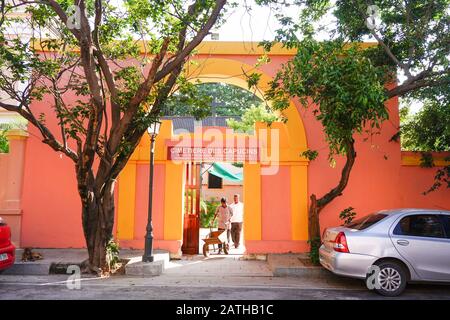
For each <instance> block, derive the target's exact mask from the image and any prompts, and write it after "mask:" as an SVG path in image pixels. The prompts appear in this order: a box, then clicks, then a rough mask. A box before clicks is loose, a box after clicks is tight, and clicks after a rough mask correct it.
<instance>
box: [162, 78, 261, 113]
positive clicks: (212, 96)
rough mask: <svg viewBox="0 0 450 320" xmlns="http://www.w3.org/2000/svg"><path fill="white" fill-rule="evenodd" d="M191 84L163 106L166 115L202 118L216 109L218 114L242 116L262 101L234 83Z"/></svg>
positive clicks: (215, 111)
mask: <svg viewBox="0 0 450 320" xmlns="http://www.w3.org/2000/svg"><path fill="white" fill-rule="evenodd" d="M190 85H191V87H189V90H185V89H184V90H183V89H182V90H179V91H177V92H176V93H175V94H174V95H172V96H171V97H170V98H169V99H168V100H167V101H166V103H165V105H164V108H163V114H164V115H166V116H188V115H194V116H195V117H196V118H197V119H200V118H204V117H206V116H209V115H211V114H212V111H214V113H215V114H216V115H218V116H241V115H242V114H243V113H244V112H245V110H247V109H248V108H249V107H251V106H252V105H255V104H259V103H261V100H260V99H259V98H258V97H257V96H256V95H254V94H253V93H251V92H249V91H247V90H244V89H242V88H239V87H236V86H233V85H229V84H225V83H202V84H192V83H190ZM213 104H214V105H213ZM212 107H214V110H212Z"/></svg>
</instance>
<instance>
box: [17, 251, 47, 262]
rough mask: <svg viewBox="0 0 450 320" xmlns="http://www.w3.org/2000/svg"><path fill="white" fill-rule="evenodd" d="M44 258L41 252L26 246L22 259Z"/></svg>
mask: <svg viewBox="0 0 450 320" xmlns="http://www.w3.org/2000/svg"><path fill="white" fill-rule="evenodd" d="M42 259H44V258H43V257H42V254H40V253H39V252H33V251H32V249H31V248H25V249H23V253H22V261H24V262H26V261H36V260H42Z"/></svg>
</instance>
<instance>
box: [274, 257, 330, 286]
mask: <svg viewBox="0 0 450 320" xmlns="http://www.w3.org/2000/svg"><path fill="white" fill-rule="evenodd" d="M305 257H306V256H305V255H304V254H269V255H268V257H267V263H268V264H269V267H270V269H271V270H272V273H273V276H274V277H298V278H305V279H309V280H310V279H311V278H316V279H329V280H334V279H336V276H335V275H334V274H333V273H331V272H330V271H328V270H326V269H325V268H323V267H322V266H307V265H304V264H303V263H302V262H301V259H305Z"/></svg>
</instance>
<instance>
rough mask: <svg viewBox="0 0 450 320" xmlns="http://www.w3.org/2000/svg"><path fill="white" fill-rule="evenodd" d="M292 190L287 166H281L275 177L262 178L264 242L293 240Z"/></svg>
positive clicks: (266, 176)
mask: <svg viewBox="0 0 450 320" xmlns="http://www.w3.org/2000/svg"><path fill="white" fill-rule="evenodd" d="M244 183H245V182H244ZM290 189H291V184H290V169H289V167H287V166H280V167H279V169H278V173H277V174H275V175H264V176H261V202H262V203H261V215H262V219H261V220H262V240H291V239H292V237H291V191H290ZM274 199H276V201H274Z"/></svg>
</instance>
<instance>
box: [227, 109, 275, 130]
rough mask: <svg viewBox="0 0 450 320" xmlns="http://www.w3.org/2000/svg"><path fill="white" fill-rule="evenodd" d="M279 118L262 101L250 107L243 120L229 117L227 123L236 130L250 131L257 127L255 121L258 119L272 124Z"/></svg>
mask: <svg viewBox="0 0 450 320" xmlns="http://www.w3.org/2000/svg"><path fill="white" fill-rule="evenodd" d="M278 120H279V117H278V116H277V115H276V114H275V113H274V112H273V111H272V110H268V109H267V107H266V105H265V104H263V103H260V104H258V105H256V106H255V105H253V106H251V107H250V108H248V109H247V110H246V111H245V112H244V114H243V115H242V118H241V120H235V119H227V125H228V126H229V127H230V128H232V129H233V130H235V131H240V132H244V133H250V132H252V131H253V130H254V129H255V123H256V122H258V121H260V122H265V123H267V124H268V125H270V124H271V123H272V122H274V121H278Z"/></svg>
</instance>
